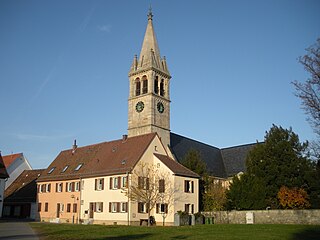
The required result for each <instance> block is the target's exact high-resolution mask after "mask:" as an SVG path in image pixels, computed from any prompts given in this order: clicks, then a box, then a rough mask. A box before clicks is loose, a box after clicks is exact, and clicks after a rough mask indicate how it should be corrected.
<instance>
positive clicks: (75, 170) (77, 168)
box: [74, 163, 83, 171]
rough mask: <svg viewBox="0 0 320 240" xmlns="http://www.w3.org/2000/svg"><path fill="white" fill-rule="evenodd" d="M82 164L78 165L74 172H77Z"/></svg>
mask: <svg viewBox="0 0 320 240" xmlns="http://www.w3.org/2000/svg"><path fill="white" fill-rule="evenodd" d="M82 165H83V163H80V164H79V165H78V166H77V167H76V168H75V169H74V170H75V171H79V169H80V168H81V167H82Z"/></svg>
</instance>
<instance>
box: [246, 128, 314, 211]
mask: <svg viewBox="0 0 320 240" xmlns="http://www.w3.org/2000/svg"><path fill="white" fill-rule="evenodd" d="M307 147H308V142H304V143H300V141H299V136H298V135H297V134H295V133H294V132H293V131H292V129H291V128H290V129H283V128H282V127H278V126H275V125H273V126H272V127H271V129H270V131H269V132H267V133H266V136H265V142H264V143H263V144H258V145H257V146H255V147H254V148H253V149H252V150H251V151H250V152H249V154H248V157H247V161H246V165H247V173H248V174H249V175H252V176H254V177H256V178H259V179H261V180H262V181H264V183H265V186H266V201H267V204H268V206H270V207H272V208H278V207H279V202H278V199H277V193H278V191H279V189H280V187H281V186H284V185H285V186H288V187H290V188H291V187H302V186H304V185H305V184H306V180H307V176H308V174H310V171H311V169H312V164H311V162H310V160H309V159H307V157H306V156H307V152H306V150H307Z"/></svg>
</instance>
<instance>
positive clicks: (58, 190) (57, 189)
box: [56, 183, 63, 192]
mask: <svg viewBox="0 0 320 240" xmlns="http://www.w3.org/2000/svg"><path fill="white" fill-rule="evenodd" d="M62 187H63V183H56V192H62Z"/></svg>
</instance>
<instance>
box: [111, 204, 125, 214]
mask: <svg viewBox="0 0 320 240" xmlns="http://www.w3.org/2000/svg"><path fill="white" fill-rule="evenodd" d="M109 212H111V213H119V212H128V203H127V202H109Z"/></svg>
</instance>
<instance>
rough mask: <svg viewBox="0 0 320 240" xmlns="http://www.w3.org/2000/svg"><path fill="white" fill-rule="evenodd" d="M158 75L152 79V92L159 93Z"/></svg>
mask: <svg viewBox="0 0 320 240" xmlns="http://www.w3.org/2000/svg"><path fill="white" fill-rule="evenodd" d="M158 84H159V83H158V76H156V78H155V79H154V93H155V94H158V93H159V86H158Z"/></svg>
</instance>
